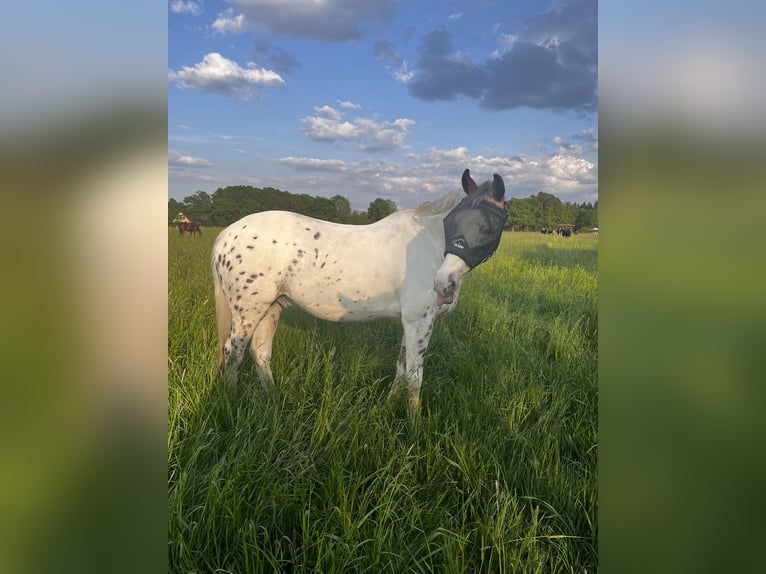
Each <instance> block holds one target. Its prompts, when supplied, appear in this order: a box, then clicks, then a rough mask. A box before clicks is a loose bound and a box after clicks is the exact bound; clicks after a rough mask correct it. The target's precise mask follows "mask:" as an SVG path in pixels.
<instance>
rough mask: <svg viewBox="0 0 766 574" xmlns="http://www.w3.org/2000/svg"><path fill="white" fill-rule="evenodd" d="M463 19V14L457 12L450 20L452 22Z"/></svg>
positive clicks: (450, 16) (451, 15)
mask: <svg viewBox="0 0 766 574" xmlns="http://www.w3.org/2000/svg"><path fill="white" fill-rule="evenodd" d="M462 17H463V13H462V12H456V13H455V14H450V15H449V19H450V20H460V19H461V18H462Z"/></svg>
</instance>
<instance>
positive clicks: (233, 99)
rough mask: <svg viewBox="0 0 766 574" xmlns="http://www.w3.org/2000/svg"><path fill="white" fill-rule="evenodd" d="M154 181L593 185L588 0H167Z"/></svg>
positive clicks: (189, 190)
mask: <svg viewBox="0 0 766 574" xmlns="http://www.w3.org/2000/svg"><path fill="white" fill-rule="evenodd" d="M168 6H169V12H168V147H169V151H168V163H169V165H168V186H169V195H170V197H172V198H176V199H179V200H180V199H183V198H184V197H185V196H187V195H191V194H193V193H194V192H196V191H197V190H203V191H206V192H208V193H212V192H214V191H215V190H216V189H217V188H219V187H224V186H226V185H254V186H258V187H265V186H272V187H276V188H279V189H283V190H286V191H290V192H292V193H308V194H310V195H323V196H327V197H330V196H333V195H335V194H341V195H344V196H345V197H347V198H348V199H349V200H350V202H351V205H352V207H353V208H355V209H358V210H364V209H366V208H367V206H368V205H369V203H370V202H371V201H372V200H374V199H375V198H376V197H384V198H387V199H392V200H393V201H395V202H396V204H397V206H399V207H412V206H415V205H418V204H420V203H422V202H423V201H430V200H433V199H436V198H438V197H441V196H443V195H445V194H446V193H448V192H449V191H451V190H453V189H455V188H457V187H458V186H459V181H460V175H461V173H462V171H463V170H464V169H465V168H470V169H471V172H472V174H473V175H474V177H475V178H476V179H477V180H479V181H482V180H485V179H488V178H490V177H491V176H492V174H493V173H499V174H500V175H502V176H503V178H504V179H505V182H506V195H507V197H527V196H529V195H531V194H534V193H537V192H538V191H540V190H543V191H546V192H549V193H553V194H555V195H557V196H558V197H560V198H561V199H562V200H565V201H567V200H568V201H576V202H582V201H594V200H596V199H597V193H598V181H597V177H598V174H597V172H598V123H597V122H598V116H597V96H598V94H597V88H596V86H597V8H596V1H595V0H564V1H559V0H547V1H542V2H540V1H525V2H509V1H504V0H497V1H496V2H495V1H490V0H484V1H480V0H474V1H462V0H448V1H440V2H437V1H429V2H423V1H419V2H415V1H397V0H227V1H220V0H216V1H212V0H171V1H170V2H169V4H168Z"/></svg>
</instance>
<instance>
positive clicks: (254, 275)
mask: <svg viewBox="0 0 766 574" xmlns="http://www.w3.org/2000/svg"><path fill="white" fill-rule="evenodd" d="M250 277H252V278H253V279H255V278H256V277H258V275H256V274H255V273H251V274H250Z"/></svg>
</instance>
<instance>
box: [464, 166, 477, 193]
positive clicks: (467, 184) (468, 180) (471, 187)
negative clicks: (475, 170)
mask: <svg viewBox="0 0 766 574" xmlns="http://www.w3.org/2000/svg"><path fill="white" fill-rule="evenodd" d="M461 181H462V183H463V191H465V192H466V193H467V194H468V195H471V194H472V193H473V192H474V191H476V190H477V189H479V186H478V185H476V182H475V181H474V180H473V178H472V177H471V172H470V171H469V170H468V169H466V170H465V171H464V172H463V178H462V180H461Z"/></svg>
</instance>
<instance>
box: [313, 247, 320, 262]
mask: <svg viewBox="0 0 766 574" xmlns="http://www.w3.org/2000/svg"><path fill="white" fill-rule="evenodd" d="M314 259H319V249H317V248H316V247H314Z"/></svg>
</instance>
